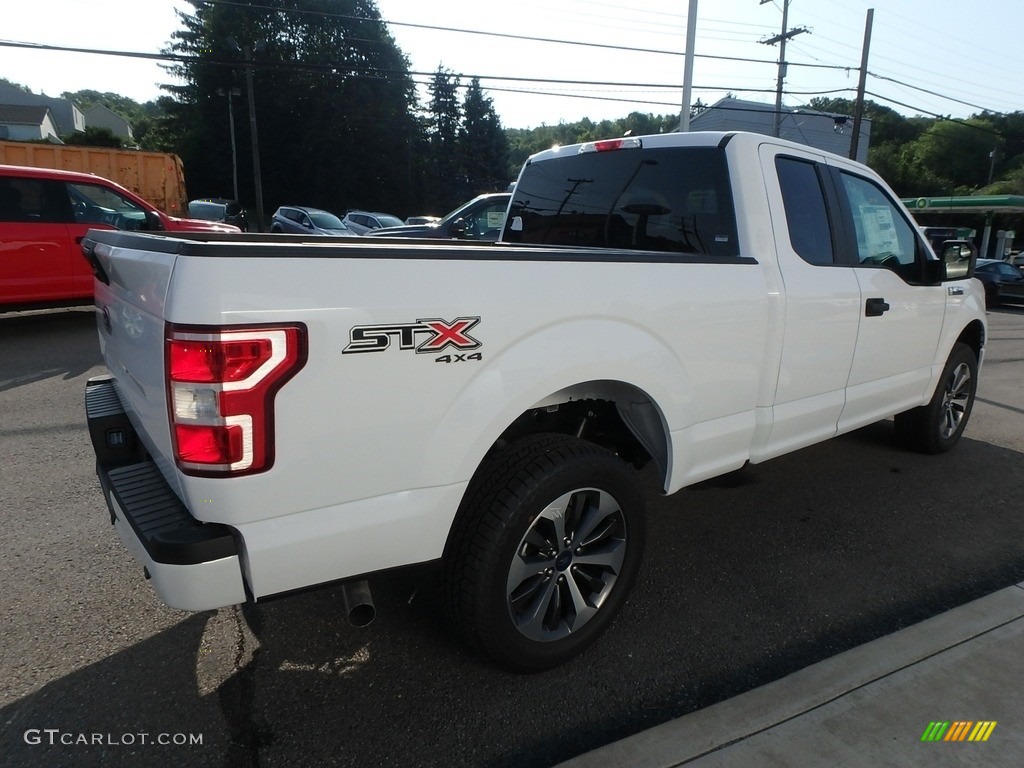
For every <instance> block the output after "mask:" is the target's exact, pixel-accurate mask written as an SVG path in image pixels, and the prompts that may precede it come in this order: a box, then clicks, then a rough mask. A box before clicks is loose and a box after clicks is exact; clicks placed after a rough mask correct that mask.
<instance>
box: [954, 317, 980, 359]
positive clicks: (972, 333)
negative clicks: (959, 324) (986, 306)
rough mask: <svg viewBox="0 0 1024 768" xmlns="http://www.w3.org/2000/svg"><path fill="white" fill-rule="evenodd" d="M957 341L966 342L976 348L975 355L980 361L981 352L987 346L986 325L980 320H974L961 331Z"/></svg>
mask: <svg viewBox="0 0 1024 768" xmlns="http://www.w3.org/2000/svg"><path fill="white" fill-rule="evenodd" d="M956 340H957V342H959V343H962V344H966V345H967V346H969V347H970V348H971V349H973V350H974V356H975V357H976V358H977V359H978V360H979V361H980V360H981V352H982V350H983V349H984V348H985V325H984V323H982V322H981V321H980V320H972V321H971V322H970V323H968V324H967V326H966V327H965V328H964V329H963V330H962V331H960V335H959V336H957V339H956Z"/></svg>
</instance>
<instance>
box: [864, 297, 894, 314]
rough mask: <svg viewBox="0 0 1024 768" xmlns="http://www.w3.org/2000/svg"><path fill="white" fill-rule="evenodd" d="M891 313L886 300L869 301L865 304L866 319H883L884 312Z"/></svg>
mask: <svg viewBox="0 0 1024 768" xmlns="http://www.w3.org/2000/svg"><path fill="white" fill-rule="evenodd" d="M888 311H889V305H888V304H886V303H885V299H868V300H867V301H866V302H864V316H865V317H881V316H882V313H883V312H888Z"/></svg>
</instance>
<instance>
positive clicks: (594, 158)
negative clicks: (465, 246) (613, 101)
mask: <svg viewBox="0 0 1024 768" xmlns="http://www.w3.org/2000/svg"><path fill="white" fill-rule="evenodd" d="M517 218H518V219H519V220H520V221H521V222H522V227H521V229H520V228H519V221H516V219H517ZM513 222H515V225H514V226H513ZM503 239H504V240H506V241H508V242H521V243H543V244H554V245H570V246H583V247H598V248H618V249H631V250H645V251H667V252H671V253H685V254H702V255H708V256H719V257H730V256H738V255H739V244H738V242H737V237H736V214H735V210H734V207H733V199H732V190H731V188H730V186H729V171H728V167H727V166H726V160H725V154H724V152H723V151H722V150H720V149H718V148H717V147H673V148H658V149H621V150H615V151H609V152H592V153H585V154H578V155H571V156H567V157H558V158H552V159H550V160H542V161H535V162H533V163H531V164H530V165H529V166H528V167H527V168H526V169H525V170H524V172H523V174H522V176H521V177H520V179H519V182H518V183H517V185H516V191H515V195H514V198H513V203H512V207H511V209H510V211H509V218H508V222H507V223H506V226H505V233H504V237H503Z"/></svg>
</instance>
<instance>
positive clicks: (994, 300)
mask: <svg viewBox="0 0 1024 768" xmlns="http://www.w3.org/2000/svg"><path fill="white" fill-rule="evenodd" d="M998 306H999V289H998V288H996V287H995V285H993V284H991V283H989V284H988V285H986V286H985V309H990V308H992V307H998Z"/></svg>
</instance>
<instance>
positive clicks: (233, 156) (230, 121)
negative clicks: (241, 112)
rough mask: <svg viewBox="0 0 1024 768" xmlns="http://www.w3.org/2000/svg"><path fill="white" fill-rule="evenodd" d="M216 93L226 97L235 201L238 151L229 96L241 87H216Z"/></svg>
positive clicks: (237, 91) (237, 92) (233, 114)
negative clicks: (225, 88)
mask: <svg viewBox="0 0 1024 768" xmlns="http://www.w3.org/2000/svg"><path fill="white" fill-rule="evenodd" d="M217 93H218V94H220V95H221V96H225V95H226V96H227V97H228V126H229V127H230V130H231V181H232V182H233V184H234V190H235V198H234V199H235V200H236V201H237V200H238V152H237V150H236V148H235V110H234V108H233V107H232V106H231V97H232V96H241V95H242V89H241V88H228V89H227V90H224V89H223V88H218V89H217Z"/></svg>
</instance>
